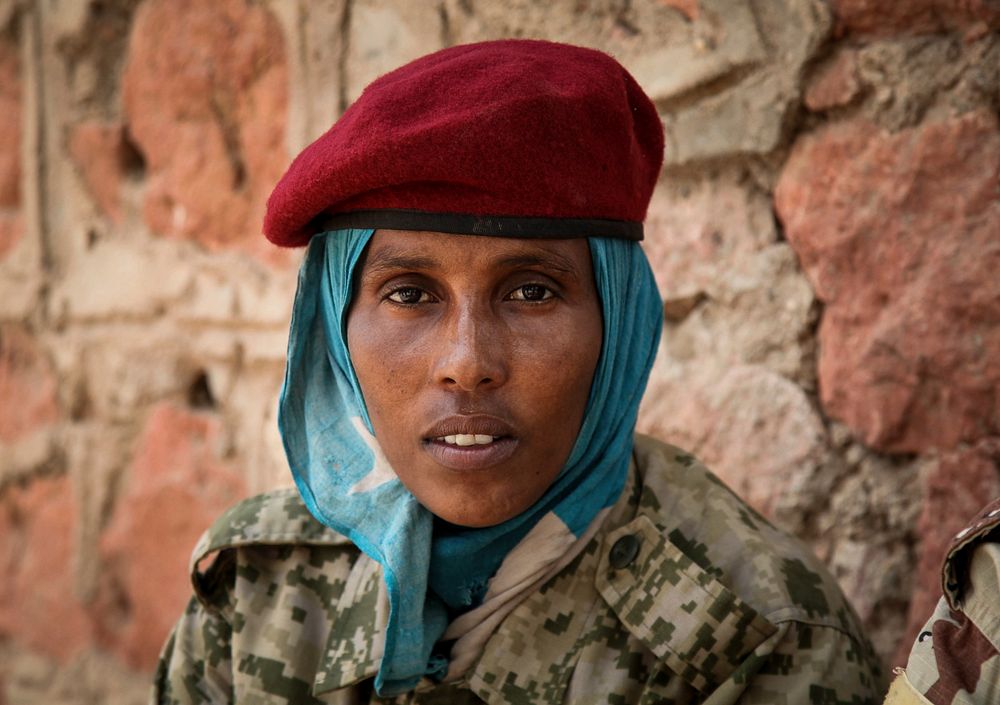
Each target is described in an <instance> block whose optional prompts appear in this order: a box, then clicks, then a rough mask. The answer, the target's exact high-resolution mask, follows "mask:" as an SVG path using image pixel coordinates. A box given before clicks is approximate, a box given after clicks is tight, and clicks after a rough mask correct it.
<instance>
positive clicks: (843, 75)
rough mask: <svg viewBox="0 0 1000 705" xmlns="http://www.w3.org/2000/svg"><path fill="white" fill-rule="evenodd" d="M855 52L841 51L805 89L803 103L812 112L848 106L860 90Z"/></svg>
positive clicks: (849, 50)
mask: <svg viewBox="0 0 1000 705" xmlns="http://www.w3.org/2000/svg"><path fill="white" fill-rule="evenodd" d="M857 63H858V59H857V52H856V51H853V50H851V49H847V50H844V51H841V52H840V53H839V54H837V55H836V56H835V57H834V59H833V60H832V61H831V62H829V63H828V64H826V65H825V66H823V67H821V68H820V70H819V71H818V72H817V73H816V75H815V76H814V77H813V80H812V82H811V83H810V84H809V86H808V87H807V88H806V93H805V96H804V99H803V100H804V102H805V104H806V107H807V108H809V109H810V110H812V111H813V112H820V111H823V110H829V109H830V108H837V107H840V106H843V105H847V104H849V103H850V102H851V101H852V100H854V99H855V98H856V97H857V95H858V93H859V92H860V90H861V83H860V81H859V80H858V66H857Z"/></svg>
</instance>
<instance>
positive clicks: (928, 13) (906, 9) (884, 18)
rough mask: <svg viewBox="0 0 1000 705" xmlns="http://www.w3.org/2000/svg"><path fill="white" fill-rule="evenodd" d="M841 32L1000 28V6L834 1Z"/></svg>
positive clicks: (986, 0) (945, 0) (983, 1)
mask: <svg viewBox="0 0 1000 705" xmlns="http://www.w3.org/2000/svg"><path fill="white" fill-rule="evenodd" d="M830 5H831V6H832V8H833V11H834V13H835V14H836V16H837V29H838V32H839V33H853V34H873V35H880V36H887V35H894V34H922V33H930V32H941V31H947V30H962V29H965V30H968V29H970V28H972V29H974V30H977V31H981V30H978V25H982V26H983V27H984V28H985V29H987V30H988V28H990V27H992V28H993V29H997V28H1000V6H998V5H997V4H996V3H995V2H991V0H961V1H956V0H908V2H873V1H872V0H831V2H830Z"/></svg>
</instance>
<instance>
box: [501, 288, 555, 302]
mask: <svg viewBox="0 0 1000 705" xmlns="http://www.w3.org/2000/svg"><path fill="white" fill-rule="evenodd" d="M510 298H511V299H513V300H515V301H545V300H546V299H551V298H552V291H550V290H549V288H548V287H547V286H542V285H541V284H525V285H524V286H519V287H517V288H516V289H514V291H512V292H511V294H510Z"/></svg>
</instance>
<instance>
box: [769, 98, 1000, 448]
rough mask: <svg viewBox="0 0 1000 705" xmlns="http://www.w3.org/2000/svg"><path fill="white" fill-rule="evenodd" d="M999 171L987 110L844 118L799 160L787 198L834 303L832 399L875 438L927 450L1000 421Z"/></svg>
mask: <svg viewBox="0 0 1000 705" xmlns="http://www.w3.org/2000/svg"><path fill="white" fill-rule="evenodd" d="M942 174H947V175H948V177H947V178H946V179H942V178H941V176H940V175H942ZM998 178H1000V132H998V126H997V119H996V116H995V115H993V114H990V113H988V112H986V111H977V112H973V113H969V114H966V115H961V116H956V117H953V118H950V119H948V120H943V121H938V122H930V123H927V124H925V125H923V126H921V127H919V128H915V129H911V130H904V131H902V132H900V133H899V134H895V135H893V134H887V133H885V132H882V131H880V130H878V129H877V128H875V127H874V126H872V125H871V124H869V123H867V122H865V121H853V122H845V123H841V124H836V125H832V126H830V127H828V128H824V129H821V130H819V131H818V132H816V133H815V134H813V135H810V136H808V137H806V138H804V139H802V140H800V141H799V143H798V144H797V145H796V148H795V150H794V151H793V153H792V155H791V157H790V158H789V160H788V164H787V165H786V167H785V170H784V173H783V174H782V177H781V181H780V183H779V184H778V187H777V190H776V192H775V203H776V206H777V210H778V214H779V216H780V217H781V219H782V221H783V222H784V224H785V228H786V234H787V237H788V240H789V242H790V243H791V244H792V246H793V247H794V248H795V250H796V252H797V253H798V255H799V257H800V260H801V262H802V266H803V268H804V269H805V271H806V274H807V276H808V277H809V279H810V281H811V282H812V283H813V286H814V287H815V289H816V293H817V295H818V296H819V298H820V299H821V300H823V301H824V303H825V304H826V308H825V310H824V314H823V321H822V325H821V328H820V333H819V341H820V359H819V373H820V390H821V398H822V401H823V405H824V408H825V409H826V410H827V411H828V412H829V413H830V414H831V415H832V416H834V417H836V418H838V419H841V420H843V421H844V422H845V423H847V424H848V425H849V426H850V427H851V428H853V429H855V430H856V432H857V433H859V434H860V435H861V437H862V438H864V440H865V441H866V442H867V443H869V444H870V445H872V446H875V447H877V448H882V449H885V450H891V451H897V452H899V451H902V452H915V451H916V452H919V451H925V450H929V449H933V448H948V447H951V446H953V445H954V444H956V443H958V442H960V441H974V440H976V439H978V438H982V437H984V436H987V435H991V434H995V433H996V432H997V430H998V429H1000V393H998V389H1000V327H998V325H997V322H998V321H1000V279H998V278H997V277H996V276H995V274H996V272H997V271H998V269H1000V240H998V238H997V233H998V232H1000V202H998V200H997V197H996V185H997V179H998Z"/></svg>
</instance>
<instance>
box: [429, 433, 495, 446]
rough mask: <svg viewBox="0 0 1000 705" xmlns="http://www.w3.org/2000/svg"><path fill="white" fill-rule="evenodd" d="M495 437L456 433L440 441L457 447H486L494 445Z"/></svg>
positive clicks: (443, 437) (442, 437)
mask: <svg viewBox="0 0 1000 705" xmlns="http://www.w3.org/2000/svg"><path fill="white" fill-rule="evenodd" d="M494 438H495V436H487V435H486V434H483V433H456V434H455V435H454V436H441V437H440V438H438V440H439V441H444V442H445V443H450V444H452V445H456V446H474V445H479V446H484V445H486V444H487V443H492V442H493V439H494Z"/></svg>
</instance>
